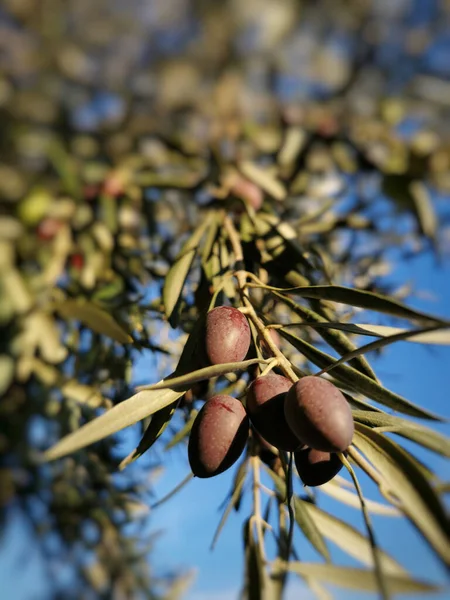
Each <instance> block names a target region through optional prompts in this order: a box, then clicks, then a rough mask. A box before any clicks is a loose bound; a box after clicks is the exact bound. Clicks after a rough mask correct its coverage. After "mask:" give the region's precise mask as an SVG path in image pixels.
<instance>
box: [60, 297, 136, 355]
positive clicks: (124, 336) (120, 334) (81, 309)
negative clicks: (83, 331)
mask: <svg viewBox="0 0 450 600" xmlns="http://www.w3.org/2000/svg"><path fill="white" fill-rule="evenodd" d="M52 308H53V309H54V310H55V311H56V312H58V314H59V315H60V316H61V317H63V318H64V319H76V320H77V321H80V322H81V323H83V325H86V326H87V327H89V329H92V331H95V333H100V334H102V335H107V336H108V337H110V338H112V339H113V340H116V342H120V343H121V344H128V343H129V342H132V341H133V338H132V337H131V335H130V334H129V333H128V332H127V331H126V330H125V329H124V327H123V326H122V325H119V323H117V321H116V320H115V319H114V317H112V316H111V315H110V314H109V313H107V312H106V311H104V310H103V309H101V308H100V307H98V306H96V305H95V304H93V303H92V302H89V301H88V300H85V299H83V298H77V299H76V300H71V299H68V300H62V301H61V302H55V303H53V304H52Z"/></svg>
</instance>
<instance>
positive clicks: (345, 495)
mask: <svg viewBox="0 0 450 600" xmlns="http://www.w3.org/2000/svg"><path fill="white" fill-rule="evenodd" d="M319 489H320V491H321V492H323V493H324V494H327V496H330V497H331V498H334V499H335V500H338V502H342V503H343V504H346V505H347V506H351V507H352V508H356V509H358V510H361V502H360V500H359V498H358V496H357V495H356V494H354V493H353V492H351V491H350V490H347V489H345V488H344V487H341V486H340V485H338V484H337V483H336V478H334V479H332V480H331V481H329V482H328V483H325V484H324V485H321V486H320V488H319ZM364 502H365V504H366V507H367V510H368V511H369V512H371V513H372V514H374V515H383V516H384V517H399V516H401V512H400V511H399V510H398V509H397V508H395V507H394V506H389V505H387V504H381V503H380V502H375V501H374V500H369V499H367V498H365V499H364Z"/></svg>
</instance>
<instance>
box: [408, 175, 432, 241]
mask: <svg viewBox="0 0 450 600" xmlns="http://www.w3.org/2000/svg"><path fill="white" fill-rule="evenodd" d="M409 191H410V193H411V197H412V199H413V202H414V208H415V212H416V216H417V221H418V222H419V225H420V229H421V230H422V232H423V234H424V235H426V236H427V237H429V238H430V239H432V240H435V239H436V232H437V228H438V219H437V216H436V212H435V210H434V208H433V203H432V201H431V198H430V194H429V193H428V190H427V188H426V186H425V184H424V183H423V181H412V182H411V183H410V185H409Z"/></svg>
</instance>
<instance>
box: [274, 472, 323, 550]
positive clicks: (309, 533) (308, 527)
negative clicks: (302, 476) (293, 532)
mask: <svg viewBox="0 0 450 600" xmlns="http://www.w3.org/2000/svg"><path fill="white" fill-rule="evenodd" d="M263 467H264V469H265V471H266V472H267V473H268V475H269V476H270V477H271V479H272V480H273V482H274V483H275V486H276V488H277V491H278V493H279V494H280V496H281V497H282V498H286V483H285V481H284V479H282V478H281V477H280V476H279V475H277V474H276V473H274V472H273V471H272V469H269V468H268V467H267V466H266V465H263ZM304 504H306V503H304V502H302V501H300V498H297V497H296V496H294V507H295V520H296V522H297V525H298V526H299V527H300V529H301V530H302V532H303V534H304V536H305V537H306V539H307V540H308V541H309V542H310V543H311V545H312V546H313V547H314V548H315V549H316V550H317V552H318V553H319V554H320V555H321V556H322V557H323V558H324V559H325V560H327V561H329V560H330V553H329V550H328V547H327V544H326V542H325V539H324V537H323V535H322V533H321V532H320V530H319V528H318V527H317V524H316V523H315V521H314V519H313V518H312V516H311V514H310V513H309V512H308V511H307V510H306V508H305V506H304Z"/></svg>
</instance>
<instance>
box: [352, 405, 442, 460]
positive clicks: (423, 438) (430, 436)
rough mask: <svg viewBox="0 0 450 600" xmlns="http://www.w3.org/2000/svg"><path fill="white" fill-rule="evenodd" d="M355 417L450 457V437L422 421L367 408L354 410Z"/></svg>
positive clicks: (371, 425)
mask: <svg viewBox="0 0 450 600" xmlns="http://www.w3.org/2000/svg"><path fill="white" fill-rule="evenodd" d="M353 418H354V419H355V421H357V422H358V423H362V424H363V425H368V426H369V427H377V428H379V427H382V428H383V431H390V432H392V433H395V434H397V435H400V436H402V437H404V438H407V439H409V440H411V441H413V442H416V443H417V444H420V445H421V446H424V447H425V448H428V449H429V450H433V451H434V452H437V453H438V454H442V455H443V456H447V457H450V439H449V438H448V437H446V436H445V435H442V434H441V433H439V432H437V431H434V429H430V428H429V427H425V426H424V425H421V424H420V423H412V422H411V421H407V420H406V419H402V418H401V417H397V416H395V415H388V414H386V413H377V412H372V411H365V410H354V411H353Z"/></svg>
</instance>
